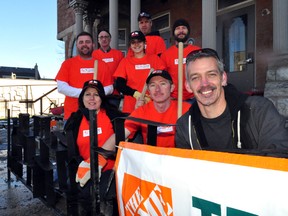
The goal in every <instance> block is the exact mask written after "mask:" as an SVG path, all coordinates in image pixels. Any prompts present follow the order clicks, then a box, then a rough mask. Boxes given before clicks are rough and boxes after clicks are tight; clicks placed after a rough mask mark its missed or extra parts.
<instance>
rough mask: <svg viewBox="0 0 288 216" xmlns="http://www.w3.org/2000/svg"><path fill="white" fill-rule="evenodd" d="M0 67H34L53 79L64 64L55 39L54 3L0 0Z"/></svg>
mask: <svg viewBox="0 0 288 216" xmlns="http://www.w3.org/2000/svg"><path fill="white" fill-rule="evenodd" d="M0 29H1V33H0V66H2V67H3V66H4V67H24V68H34V66H35V64H36V63H37V65H38V70H39V73H40V76H41V78H55V76H56V74H57V72H58V70H59V68H60V66H61V63H62V62H63V61H64V58H65V57H64V43H63V42H62V41H59V40H57V0H46V1H41V0H28V1H23V0H9V1H4V0H1V13H0Z"/></svg>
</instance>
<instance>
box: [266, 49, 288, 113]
mask: <svg viewBox="0 0 288 216" xmlns="http://www.w3.org/2000/svg"><path fill="white" fill-rule="evenodd" d="M264 96H265V97H267V98H269V99H270V100H271V101H272V102H273V103H274V105H275V106H276V108H277V110H278V111H279V113H280V114H281V115H283V116H285V117H286V118H287V119H288V54H283V55H277V56H274V57H273V58H272V59H271V60H270V61H269V65H268V71H267V77H266V84H265V90H264Z"/></svg>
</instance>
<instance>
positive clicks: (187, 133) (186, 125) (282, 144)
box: [175, 48, 288, 154]
mask: <svg viewBox="0 0 288 216" xmlns="http://www.w3.org/2000/svg"><path fill="white" fill-rule="evenodd" d="M185 86H186V89H187V91H188V92H190V93H194V96H195V98H196V102H194V103H193V105H192V106H191V108H190V109H189V111H188V112H186V113H185V114H184V115H183V116H182V117H181V118H179V120H178V121H177V128H176V139H175V142H176V147H178V148H187V149H203V150H214V151H236V150H237V149H250V152H251V149H254V151H255V152H256V153H259V152H261V154H276V153H279V152H280V153H281V152H282V153H283V152H285V151H286V153H287V151H288V130H287V128H285V119H284V117H283V116H281V115H280V114H279V113H278V111H277V110H276V108H275V107H274V105H273V103H272V102H271V101H269V100H268V99H266V98H265V97H261V96H248V95H246V94H243V93H240V92H238V91H237V90H236V89H235V88H234V86H232V85H231V84H228V83H227V74H226V72H225V71H224V64H223V62H222V60H221V59H220V58H219V57H218V54H217V52H216V51H215V50H212V49H208V48H206V49H199V50H196V51H192V52H191V53H190V54H189V55H188V56H187V58H186V82H185ZM246 151H247V150H246ZM247 152H248V151H247Z"/></svg>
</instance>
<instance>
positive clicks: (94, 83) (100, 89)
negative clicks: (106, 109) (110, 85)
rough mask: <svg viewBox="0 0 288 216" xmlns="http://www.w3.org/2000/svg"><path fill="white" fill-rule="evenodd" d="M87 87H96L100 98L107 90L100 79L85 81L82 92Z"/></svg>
mask: <svg viewBox="0 0 288 216" xmlns="http://www.w3.org/2000/svg"><path fill="white" fill-rule="evenodd" d="M87 88H95V89H96V90H97V91H98V94H99V96H100V98H103V97H105V91H104V88H103V85H102V83H101V82H100V81H99V80H88V81H86V82H85V83H84V85H83V88H82V92H83V93H84V92H85V91H86V89H87Z"/></svg>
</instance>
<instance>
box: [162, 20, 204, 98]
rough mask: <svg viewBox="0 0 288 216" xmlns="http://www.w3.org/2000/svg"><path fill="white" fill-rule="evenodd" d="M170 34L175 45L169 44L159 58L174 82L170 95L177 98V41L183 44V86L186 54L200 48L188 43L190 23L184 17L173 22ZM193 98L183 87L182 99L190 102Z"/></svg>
mask: <svg viewBox="0 0 288 216" xmlns="http://www.w3.org/2000/svg"><path fill="white" fill-rule="evenodd" d="M172 34H173V36H174V39H175V45H174V46H171V47H170V48H169V49H167V50H166V51H165V52H164V53H162V55H161V59H162V60H163V61H164V64H165V66H166V69H167V70H168V71H169V73H170V75H171V77H172V79H173V82H174V84H175V89H174V91H173V92H172V94H171V96H172V97H173V98H175V99H177V98H178V43H179V42H182V43H183V44H184V48H183V86H185V73H184V72H185V67H186V66H185V65H186V56H187V55H188V54H189V53H190V52H191V51H193V50H197V49H200V47H198V46H195V45H191V44H188V39H189V35H190V25H189V23H188V22H187V21H186V20H185V19H178V20H176V21H175V22H174V24H173V28H172ZM193 98H194V95H193V93H189V92H188V91H187V90H186V88H183V100H184V101H188V102H190V103H192V101H193Z"/></svg>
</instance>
